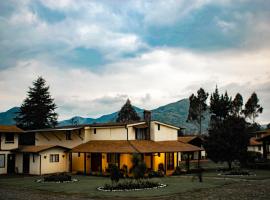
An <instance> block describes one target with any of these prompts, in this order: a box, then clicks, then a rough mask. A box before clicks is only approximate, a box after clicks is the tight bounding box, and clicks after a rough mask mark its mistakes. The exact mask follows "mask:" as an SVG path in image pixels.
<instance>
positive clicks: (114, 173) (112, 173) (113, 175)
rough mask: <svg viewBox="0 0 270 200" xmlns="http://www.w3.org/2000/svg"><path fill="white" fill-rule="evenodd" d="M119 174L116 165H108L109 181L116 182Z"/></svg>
mask: <svg viewBox="0 0 270 200" xmlns="http://www.w3.org/2000/svg"><path fill="white" fill-rule="evenodd" d="M120 176H121V174H120V170H119V168H118V167H117V166H116V165H114V164H112V165H111V166H110V177H111V181H112V182H115V183H117V182H118V181H119V179H120Z"/></svg>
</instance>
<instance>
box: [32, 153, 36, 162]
mask: <svg viewBox="0 0 270 200" xmlns="http://www.w3.org/2000/svg"><path fill="white" fill-rule="evenodd" d="M32 156H33V163H34V162H35V154H32Z"/></svg>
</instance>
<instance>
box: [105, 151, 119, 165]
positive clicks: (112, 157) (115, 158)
mask: <svg viewBox="0 0 270 200" xmlns="http://www.w3.org/2000/svg"><path fill="white" fill-rule="evenodd" d="M119 158H120V156H119V154H118V153H108V154H107V163H109V164H115V165H116V166H118V164H119Z"/></svg>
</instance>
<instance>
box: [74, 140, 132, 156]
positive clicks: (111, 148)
mask: <svg viewBox="0 0 270 200" xmlns="http://www.w3.org/2000/svg"><path fill="white" fill-rule="evenodd" d="M72 152H81V153H82V152H91V153H136V152H137V151H136V149H134V147H132V146H131V145H130V143H129V141H127V140H95V141H94V140H92V141H89V142H86V143H84V144H80V145H79V146H77V147H74V148H73V149H72Z"/></svg>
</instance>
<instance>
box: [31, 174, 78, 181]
mask: <svg viewBox="0 0 270 200" xmlns="http://www.w3.org/2000/svg"><path fill="white" fill-rule="evenodd" d="M76 181H78V180H77V179H72V178H71V176H70V175H68V174H64V173H61V174H52V175H47V176H45V177H44V178H43V179H38V180H37V181H36V182H38V183H42V182H54V183H68V182H76Z"/></svg>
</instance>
